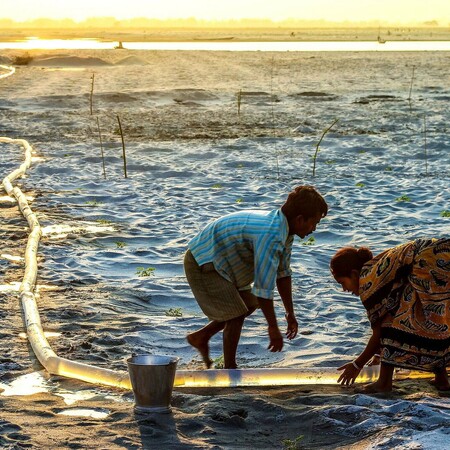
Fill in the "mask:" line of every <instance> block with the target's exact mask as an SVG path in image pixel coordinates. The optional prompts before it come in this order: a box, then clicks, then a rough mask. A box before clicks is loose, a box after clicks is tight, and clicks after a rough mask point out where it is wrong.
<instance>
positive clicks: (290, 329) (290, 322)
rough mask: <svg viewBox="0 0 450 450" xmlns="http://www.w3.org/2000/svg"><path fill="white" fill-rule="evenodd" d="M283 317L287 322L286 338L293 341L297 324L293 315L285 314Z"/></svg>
mask: <svg viewBox="0 0 450 450" xmlns="http://www.w3.org/2000/svg"><path fill="white" fill-rule="evenodd" d="M285 317H286V321H287V331H286V337H287V338H288V339H289V340H291V339H294V338H295V336H297V332H298V322H297V319H296V318H295V316H294V313H286V315H285Z"/></svg>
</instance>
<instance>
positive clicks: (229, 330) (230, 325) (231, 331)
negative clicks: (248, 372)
mask: <svg viewBox="0 0 450 450" xmlns="http://www.w3.org/2000/svg"><path fill="white" fill-rule="evenodd" d="M246 316H247V314H244V315H242V316H239V317H236V318H234V319H231V320H227V321H226V322H225V328H224V330H223V361H224V368H225V369H236V368H237V364H236V352H237V346H238V344H239V339H240V337H241V331H242V325H243V324H244V319H245V317H246Z"/></svg>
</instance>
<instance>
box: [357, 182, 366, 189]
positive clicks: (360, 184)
mask: <svg viewBox="0 0 450 450" xmlns="http://www.w3.org/2000/svg"><path fill="white" fill-rule="evenodd" d="M355 186H356V187H359V188H363V187H364V186H365V184H364V183H356V184H355Z"/></svg>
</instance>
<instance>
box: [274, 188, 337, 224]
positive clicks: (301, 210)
mask: <svg viewBox="0 0 450 450" xmlns="http://www.w3.org/2000/svg"><path fill="white" fill-rule="evenodd" d="M281 211H283V214H284V215H285V216H286V218H287V219H288V220H290V219H293V218H294V217H297V216H300V215H301V216H303V217H304V218H305V219H306V220H308V219H310V218H311V217H315V216H317V215H320V216H321V217H325V216H326V215H327V212H328V205H327V203H326V201H325V200H324V198H323V197H322V196H321V195H320V194H319V193H318V192H317V191H316V189H314V187H313V186H297V187H296V188H295V189H294V190H293V191H292V192H291V193H290V194H289V195H288V198H287V200H286V202H285V203H284V205H283V206H282V207H281Z"/></svg>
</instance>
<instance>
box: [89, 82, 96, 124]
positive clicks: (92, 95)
mask: <svg viewBox="0 0 450 450" xmlns="http://www.w3.org/2000/svg"><path fill="white" fill-rule="evenodd" d="M94 77H95V74H92V77H91V95H90V96H89V104H90V111H91V116H92V99H93V97H94Z"/></svg>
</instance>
